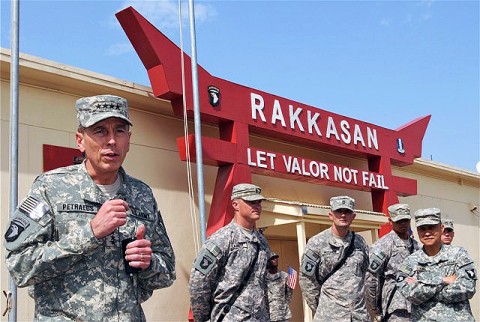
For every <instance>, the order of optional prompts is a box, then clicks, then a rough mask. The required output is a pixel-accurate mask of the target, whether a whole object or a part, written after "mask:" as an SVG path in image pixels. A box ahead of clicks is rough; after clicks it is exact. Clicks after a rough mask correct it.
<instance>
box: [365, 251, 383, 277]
mask: <svg viewBox="0 0 480 322" xmlns="http://www.w3.org/2000/svg"><path fill="white" fill-rule="evenodd" d="M385 257H386V256H385V254H384V253H383V252H382V251H381V250H376V251H375V252H374V253H373V254H372V256H371V257H370V265H369V266H368V270H369V271H370V272H371V273H374V274H375V273H377V272H378V269H379V268H380V267H382V265H383V261H384V260H385Z"/></svg>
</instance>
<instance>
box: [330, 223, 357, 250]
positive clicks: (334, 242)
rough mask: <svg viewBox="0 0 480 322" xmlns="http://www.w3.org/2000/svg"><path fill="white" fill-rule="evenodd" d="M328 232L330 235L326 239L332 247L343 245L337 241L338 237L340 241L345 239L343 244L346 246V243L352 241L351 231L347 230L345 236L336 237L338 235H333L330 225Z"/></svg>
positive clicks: (348, 243)
mask: <svg viewBox="0 0 480 322" xmlns="http://www.w3.org/2000/svg"><path fill="white" fill-rule="evenodd" d="M328 233H329V235H330V238H329V239H328V243H329V244H330V245H332V246H334V247H342V246H344V244H342V243H341V242H339V239H341V240H342V241H345V242H346V243H347V244H346V245H345V247H348V245H350V243H351V242H352V232H351V231H348V234H347V236H345V237H344V238H342V237H338V236H335V235H334V234H333V232H332V228H331V227H330V229H329V230H328Z"/></svg>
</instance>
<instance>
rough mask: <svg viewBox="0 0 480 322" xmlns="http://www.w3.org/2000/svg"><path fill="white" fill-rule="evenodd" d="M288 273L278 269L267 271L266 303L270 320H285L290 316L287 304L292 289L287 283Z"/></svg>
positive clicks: (291, 294) (290, 299)
mask: <svg viewBox="0 0 480 322" xmlns="http://www.w3.org/2000/svg"><path fill="white" fill-rule="evenodd" d="M287 280H288V274H287V273H285V272H283V271H278V272H276V273H275V274H270V273H267V287H268V305H269V307H270V320H271V321H285V320H288V319H290V318H291V317H292V312H290V307H289V304H290V302H291V301H292V296H293V289H291V288H290V287H289V286H288V285H287Z"/></svg>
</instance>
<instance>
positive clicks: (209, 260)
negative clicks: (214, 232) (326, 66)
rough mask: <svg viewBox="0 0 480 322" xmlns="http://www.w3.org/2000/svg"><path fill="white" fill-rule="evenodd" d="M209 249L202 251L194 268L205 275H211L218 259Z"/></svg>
mask: <svg viewBox="0 0 480 322" xmlns="http://www.w3.org/2000/svg"><path fill="white" fill-rule="evenodd" d="M207 247H208V246H207ZM207 247H206V248H203V249H202V250H201V251H200V253H199V254H198V256H197V258H196V259H195V263H194V264H193V267H195V269H196V270H197V271H199V272H200V273H202V274H203V275H207V274H208V273H210V272H211V270H212V269H213V268H214V267H215V265H216V263H217V257H216V256H215V255H213V253H212V252H211V251H210V250H209V249H208V248H207ZM215 247H216V246H215ZM217 248H218V247H217Z"/></svg>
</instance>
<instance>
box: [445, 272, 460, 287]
mask: <svg viewBox="0 0 480 322" xmlns="http://www.w3.org/2000/svg"><path fill="white" fill-rule="evenodd" d="M456 280H457V275H455V274H453V275H451V276H445V277H444V278H443V282H444V283H445V284H448V285H450V284H452V283H453V282H455V281H456Z"/></svg>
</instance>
